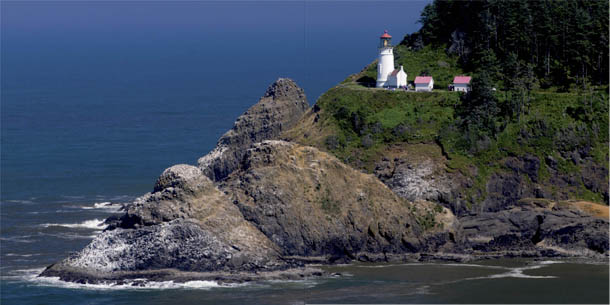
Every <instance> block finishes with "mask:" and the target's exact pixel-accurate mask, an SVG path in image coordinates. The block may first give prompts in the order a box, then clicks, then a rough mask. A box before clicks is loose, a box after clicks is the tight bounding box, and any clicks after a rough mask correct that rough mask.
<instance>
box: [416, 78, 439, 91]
mask: <svg viewBox="0 0 610 305" xmlns="http://www.w3.org/2000/svg"><path fill="white" fill-rule="evenodd" d="M414 83H415V91H432V88H434V79H433V78H432V76H417V77H415V82H414Z"/></svg>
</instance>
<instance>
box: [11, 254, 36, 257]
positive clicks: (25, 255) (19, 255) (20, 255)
mask: <svg viewBox="0 0 610 305" xmlns="http://www.w3.org/2000/svg"><path fill="white" fill-rule="evenodd" d="M5 255H6V256H17V257H30V256H34V255H39V254H18V253H6V254H5Z"/></svg>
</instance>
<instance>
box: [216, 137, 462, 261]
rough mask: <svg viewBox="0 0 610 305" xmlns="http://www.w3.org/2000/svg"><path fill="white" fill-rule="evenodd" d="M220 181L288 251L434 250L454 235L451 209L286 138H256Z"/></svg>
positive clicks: (343, 254) (345, 254)
mask: <svg viewBox="0 0 610 305" xmlns="http://www.w3.org/2000/svg"><path fill="white" fill-rule="evenodd" d="M219 188H220V189H221V190H223V191H224V192H225V193H227V194H228V195H229V196H230V198H231V200H232V202H233V203H234V204H235V205H236V206H237V207H238V208H239V209H240V211H241V212H242V214H243V215H244V217H245V218H246V219H247V220H248V221H250V222H251V223H252V224H254V225H255V226H256V227H257V228H258V229H259V230H261V232H263V233H264V234H265V235H266V236H267V237H269V238H270V239H271V240H272V241H273V242H274V243H275V244H277V245H278V246H279V248H280V249H282V252H283V254H284V255H288V256H333V257H335V258H345V259H354V258H358V257H359V256H361V255H365V256H366V255H369V256H370V254H384V255H385V254H387V255H390V254H401V253H412V252H416V251H437V250H438V248H439V247H442V246H444V245H445V244H447V243H450V244H453V243H454V242H455V238H456V236H457V235H459V227H458V226H457V222H455V221H454V219H455V217H453V215H452V214H451V212H450V211H449V210H447V209H443V208H442V207H441V206H438V205H435V204H432V205H431V206H426V205H425V204H420V205H416V204H413V203H411V202H408V201H406V200H403V199H401V198H400V197H398V196H396V195H395V194H394V193H393V192H392V191H391V190H390V189H389V188H387V187H386V186H385V185H383V183H381V182H380V181H379V180H378V179H376V178H375V177H374V176H372V175H368V174H363V173H360V172H357V171H355V170H354V169H352V168H351V167H349V166H347V165H345V164H343V163H342V162H340V161H339V160H337V159H336V158H335V157H333V156H331V155H329V154H327V153H324V152H322V151H319V150H318V149H316V148H313V147H307V146H302V145H298V144H294V143H289V142H283V141H264V142H262V143H258V144H255V145H254V146H253V148H251V149H249V150H248V151H247V153H246V156H245V158H244V161H243V163H242V164H241V167H240V168H239V169H238V170H237V171H235V172H234V173H232V174H231V175H230V176H229V177H228V178H227V179H226V180H225V181H223V183H221V184H220V186H219ZM440 215H445V218H443V217H440ZM437 216H439V217H437ZM426 217H428V218H426ZM424 220H427V221H428V223H427V224H424ZM426 226H429V227H426ZM428 239H440V240H439V241H437V242H434V243H431V242H429V241H428Z"/></svg>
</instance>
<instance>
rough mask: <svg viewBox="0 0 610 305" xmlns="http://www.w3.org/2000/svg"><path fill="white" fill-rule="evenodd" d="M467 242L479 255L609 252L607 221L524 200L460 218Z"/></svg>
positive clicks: (571, 209) (548, 203)
mask: <svg viewBox="0 0 610 305" xmlns="http://www.w3.org/2000/svg"><path fill="white" fill-rule="evenodd" d="M460 221H461V223H462V225H463V228H464V234H465V236H466V239H467V240H468V241H469V242H470V243H471V246H472V248H473V249H474V250H475V251H477V252H481V253H489V252H499V253H502V252H504V253H510V254H511V255H536V256H564V255H567V256H585V257H587V256H588V257H593V256H599V255H603V254H607V253H608V242H609V240H608V220H607V219H600V218H596V217H592V216H589V215H586V214H584V213H581V212H579V211H578V210H575V209H574V208H572V207H570V206H569V205H567V204H558V203H553V202H548V201H536V200H531V201H528V200H525V201H520V202H519V203H518V204H517V205H513V206H510V207H509V208H507V209H504V210H502V211H496V212H482V213H479V214H472V215H469V216H465V217H462V218H460Z"/></svg>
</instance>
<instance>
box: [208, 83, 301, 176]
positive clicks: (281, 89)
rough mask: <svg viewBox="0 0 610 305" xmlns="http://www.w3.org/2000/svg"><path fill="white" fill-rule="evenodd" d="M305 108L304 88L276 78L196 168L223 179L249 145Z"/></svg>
mask: <svg viewBox="0 0 610 305" xmlns="http://www.w3.org/2000/svg"><path fill="white" fill-rule="evenodd" d="M308 108H309V104H308V103H307V97H306V96H305V92H304V91H303V89H301V88H300V87H299V86H297V84H296V83H295V82H294V81H293V80H291V79H288V78H280V79H278V80H277V81H275V82H274V83H273V84H271V86H269V88H267V91H266V92H265V94H264V95H263V96H262V97H261V99H260V100H259V101H258V103H256V104H255V105H254V106H252V107H250V109H248V110H247V111H246V112H245V113H244V114H242V115H241V116H239V117H238V118H237V120H236V121H235V124H234V126H233V128H231V130H229V131H227V132H226V133H225V134H224V135H223V136H222V137H221V138H220V140H218V144H217V145H216V148H214V150H212V151H211V152H210V153H209V154H207V155H205V156H203V157H201V158H200V159H199V161H198V164H199V168H201V169H202V170H203V172H204V173H205V175H206V176H208V177H209V178H210V179H212V180H214V181H219V180H222V179H223V178H225V177H226V176H228V175H229V174H230V173H231V172H232V171H233V170H235V169H236V168H237V167H238V163H239V162H240V160H241V159H242V158H243V156H244V153H245V150H246V149H247V148H248V147H249V146H250V145H251V144H253V143H257V142H260V141H263V140H268V139H273V138H275V137H277V136H278V135H279V134H280V133H281V132H282V131H284V130H287V129H289V128H291V127H292V126H294V124H296V122H298V120H299V119H300V118H301V116H303V114H304V113H305V111H307V109H308Z"/></svg>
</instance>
